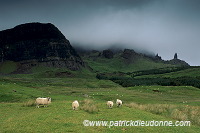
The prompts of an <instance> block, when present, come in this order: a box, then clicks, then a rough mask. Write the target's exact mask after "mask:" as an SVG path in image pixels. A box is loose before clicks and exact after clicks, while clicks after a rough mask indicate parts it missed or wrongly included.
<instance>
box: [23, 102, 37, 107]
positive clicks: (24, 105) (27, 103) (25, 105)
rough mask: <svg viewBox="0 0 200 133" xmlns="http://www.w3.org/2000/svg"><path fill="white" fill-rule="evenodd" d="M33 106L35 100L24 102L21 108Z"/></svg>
mask: <svg viewBox="0 0 200 133" xmlns="http://www.w3.org/2000/svg"><path fill="white" fill-rule="evenodd" d="M35 105H36V104H35V100H28V101H27V102H24V103H23V105H22V106H23V107H33V106H35Z"/></svg>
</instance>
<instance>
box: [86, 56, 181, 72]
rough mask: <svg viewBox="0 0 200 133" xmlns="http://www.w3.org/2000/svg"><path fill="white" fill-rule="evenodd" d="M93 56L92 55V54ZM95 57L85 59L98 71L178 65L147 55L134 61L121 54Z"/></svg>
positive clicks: (134, 69)
mask: <svg viewBox="0 0 200 133" xmlns="http://www.w3.org/2000/svg"><path fill="white" fill-rule="evenodd" d="M90 56H92V55H90ZM93 56H94V57H95V58H91V57H88V56H84V57H83V60H84V61H85V62H86V63H88V65H89V66H90V67H91V68H92V69H93V70H94V71H97V72H115V71H120V72H134V71H139V70H149V69H157V68H165V67H175V66H178V65H171V64H165V63H163V62H161V61H158V62H155V61H153V60H151V59H150V58H147V57H138V58H136V59H135V60H134V61H131V62H129V61H126V60H125V59H123V58H122V57H121V56H120V54H116V55H115V56H114V58H112V59H107V58H104V57H96V56H97V55H93Z"/></svg>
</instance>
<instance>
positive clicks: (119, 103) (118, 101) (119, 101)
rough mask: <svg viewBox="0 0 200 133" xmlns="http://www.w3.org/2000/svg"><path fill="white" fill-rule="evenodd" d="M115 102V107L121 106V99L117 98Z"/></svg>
mask: <svg viewBox="0 0 200 133" xmlns="http://www.w3.org/2000/svg"><path fill="white" fill-rule="evenodd" d="M116 104H117V107H119V106H122V100H119V99H117V101H116Z"/></svg>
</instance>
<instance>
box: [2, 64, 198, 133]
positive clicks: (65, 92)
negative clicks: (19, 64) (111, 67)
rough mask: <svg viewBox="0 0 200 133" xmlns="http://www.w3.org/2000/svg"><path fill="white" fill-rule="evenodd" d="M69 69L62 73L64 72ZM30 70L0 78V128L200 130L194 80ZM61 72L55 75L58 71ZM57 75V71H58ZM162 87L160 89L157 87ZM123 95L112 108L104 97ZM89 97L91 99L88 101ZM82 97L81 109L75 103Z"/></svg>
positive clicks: (89, 130)
mask: <svg viewBox="0 0 200 133" xmlns="http://www.w3.org/2000/svg"><path fill="white" fill-rule="evenodd" d="M66 71H67V72H68V73H70V74H68V75H60V72H66ZM32 72H33V73H32V74H14V75H2V76H1V79H0V103H1V104H0V112H1V113H0V132H20V133H21V132H191V133H192V132H194V133H196V132H198V131H199V130H200V121H199V120H200V107H199V106H200V99H199V95H200V90H199V89H198V88H195V87H190V86H176V87H174V86H135V87H128V88H124V87H121V86H120V85H118V84H115V83H113V82H112V81H109V80H98V79H96V78H95V76H96V75H95V74H94V73H91V72H89V71H88V70H84V69H83V70H82V71H77V72H73V71H69V70H65V69H50V68H48V69H46V68H33V69H32ZM56 75H57V76H56ZM58 75H59V76H58ZM153 90H159V92H153ZM48 96H49V97H51V98H52V103H51V104H50V105H49V106H48V107H46V108H44V107H41V108H36V107H35V105H34V106H32V101H34V100H35V99H36V98H37V97H48ZM117 98H118V99H121V100H122V101H123V106H122V107H121V108H117V107H116V105H114V107H113V109H108V108H107V106H106V101H108V100H111V101H113V102H114V103H115V101H116V99H117ZM87 99H89V100H90V101H92V103H91V104H88V105H87V104H86V103H85V104H84V101H85V100H87ZM74 100H78V101H79V102H80V108H78V110H75V111H74V110H72V108H71V103H72V102H73V101H74ZM84 120H91V121H118V120H127V121H129V120H133V121H136V120H143V121H152V120H157V121H173V122H175V121H191V126H186V127H181V126H178V127H174V126H171V127H164V126H160V127H155V126H149V127H144V126H135V127H126V126H119V127H110V128H109V127H107V126H91V127H85V126H84V125H83V121H84Z"/></svg>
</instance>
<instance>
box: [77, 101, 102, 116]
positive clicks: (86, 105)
mask: <svg viewBox="0 0 200 133" xmlns="http://www.w3.org/2000/svg"><path fill="white" fill-rule="evenodd" d="M80 108H81V109H82V110H84V111H86V112H88V113H97V112H98V111H99V108H98V106H97V105H96V104H95V103H94V101H93V100H91V99H84V100H83V101H81V107H80Z"/></svg>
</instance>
